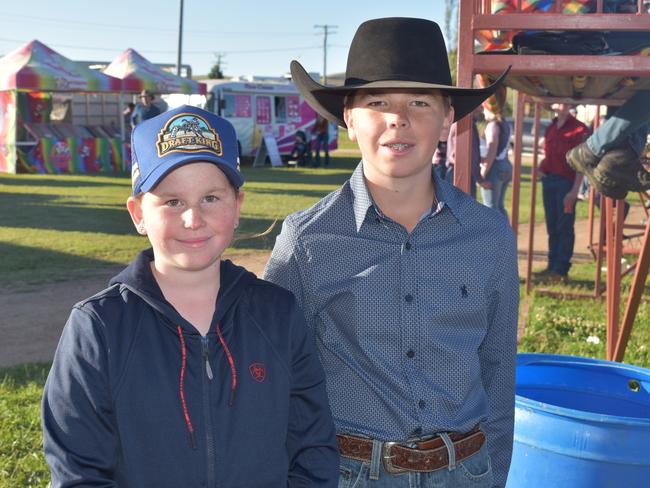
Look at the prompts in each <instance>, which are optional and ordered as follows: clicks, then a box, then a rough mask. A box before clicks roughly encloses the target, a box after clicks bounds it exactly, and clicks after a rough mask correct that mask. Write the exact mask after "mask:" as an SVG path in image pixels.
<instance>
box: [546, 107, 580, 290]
mask: <svg viewBox="0 0 650 488" xmlns="http://www.w3.org/2000/svg"><path fill="white" fill-rule="evenodd" d="M551 109H552V110H553V111H554V112H555V115H556V117H555V119H553V122H552V123H551V125H549V126H548V127H547V128H546V132H545V133H544V152H545V156H546V157H545V158H544V159H543V160H542V162H541V163H540V166H539V171H540V174H541V176H542V193H543V199H544V213H545V215H546V230H547V232H548V266H547V268H546V269H545V270H544V271H542V273H541V275H543V276H545V277H548V278H549V279H551V280H553V281H563V282H566V281H567V279H568V273H569V268H570V267H571V257H572V256H573V244H574V242H575V231H574V225H575V208H576V200H577V197H578V190H579V188H580V184H581V183H582V178H583V175H582V174H580V173H576V172H575V171H574V170H573V169H572V168H571V167H570V166H569V165H568V164H567V162H566V153H567V151H569V150H570V149H571V148H573V147H575V146H577V145H578V144H581V143H582V142H584V141H585V140H586V139H587V137H589V128H588V127H587V126H586V125H585V124H583V123H582V122H580V121H579V120H577V119H576V118H575V117H574V116H573V115H571V113H570V112H569V110H570V109H571V105H567V104H562V103H556V104H553V105H552V107H551Z"/></svg>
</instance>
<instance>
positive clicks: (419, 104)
mask: <svg viewBox="0 0 650 488" xmlns="http://www.w3.org/2000/svg"><path fill="white" fill-rule="evenodd" d="M411 105H414V106H416V107H428V106H429V103H428V102H425V101H424V100H413V101H412V102H411Z"/></svg>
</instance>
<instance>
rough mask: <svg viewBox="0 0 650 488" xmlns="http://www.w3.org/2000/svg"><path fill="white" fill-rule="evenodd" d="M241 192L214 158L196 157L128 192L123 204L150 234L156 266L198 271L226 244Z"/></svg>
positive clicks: (212, 261) (216, 257) (138, 225)
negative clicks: (146, 187) (138, 192)
mask: <svg viewBox="0 0 650 488" xmlns="http://www.w3.org/2000/svg"><path fill="white" fill-rule="evenodd" d="M243 197H244V195H243V193H241V192H240V193H237V192H235V190H234V188H233V187H232V186H231V184H230V182H229V181H228V178H227V177H226V175H225V174H224V173H223V172H222V171H221V170H220V169H219V168H218V167H217V166H216V165H215V164H213V163H204V162H198V163H190V164H186V165H183V166H181V167H179V168H176V169H175V170H173V171H172V172H171V173H169V174H168V175H167V176H165V177H164V178H163V180H162V181H161V182H160V183H159V184H158V185H157V186H156V187H155V188H154V189H153V190H151V191H150V192H147V193H145V194H144V195H142V197H141V198H134V197H131V198H129V200H128V202H127V207H128V209H129V213H130V214H131V219H132V220H133V223H134V224H135V226H136V228H137V229H138V231H139V232H140V233H146V235H147V236H148V237H149V241H150V242H151V246H152V247H153V251H154V259H155V262H156V269H158V270H159V271H170V272H174V271H202V270H205V269H207V268H209V267H211V266H213V265H214V264H215V263H218V262H219V260H220V258H221V254H222V253H223V251H224V250H225V249H226V247H228V245H229V244H230V242H231V240H232V236H233V233H234V231H235V228H236V227H237V225H238V224H239V212H240V209H241V204H242V202H243ZM142 229H144V232H142Z"/></svg>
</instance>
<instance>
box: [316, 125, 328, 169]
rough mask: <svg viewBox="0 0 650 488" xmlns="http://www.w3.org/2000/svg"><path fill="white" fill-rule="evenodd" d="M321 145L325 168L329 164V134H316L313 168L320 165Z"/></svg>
mask: <svg viewBox="0 0 650 488" xmlns="http://www.w3.org/2000/svg"><path fill="white" fill-rule="evenodd" d="M321 145H322V146H323V150H324V151H325V166H327V165H329V164H330V148H329V134H328V133H325V134H317V135H316V149H315V152H316V154H315V155H314V156H315V158H316V163H315V164H314V165H315V166H319V165H320V148H321Z"/></svg>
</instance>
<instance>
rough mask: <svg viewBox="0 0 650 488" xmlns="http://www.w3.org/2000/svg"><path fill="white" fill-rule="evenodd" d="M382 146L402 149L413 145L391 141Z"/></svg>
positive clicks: (396, 149)
mask: <svg viewBox="0 0 650 488" xmlns="http://www.w3.org/2000/svg"><path fill="white" fill-rule="evenodd" d="M382 145H383V146H384V147H387V148H389V149H392V150H393V151H404V150H406V149H408V148H410V147H413V144H407V143H405V142H391V143H387V144H382Z"/></svg>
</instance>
